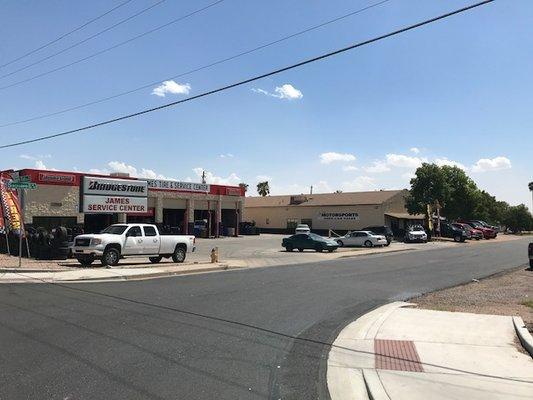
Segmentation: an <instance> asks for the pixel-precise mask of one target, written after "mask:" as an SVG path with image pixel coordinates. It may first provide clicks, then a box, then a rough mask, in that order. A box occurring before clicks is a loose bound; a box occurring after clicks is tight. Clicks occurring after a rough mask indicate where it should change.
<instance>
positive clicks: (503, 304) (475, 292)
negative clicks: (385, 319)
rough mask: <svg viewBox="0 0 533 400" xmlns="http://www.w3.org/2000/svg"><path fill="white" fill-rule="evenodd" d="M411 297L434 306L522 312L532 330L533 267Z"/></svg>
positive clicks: (489, 311) (503, 312) (514, 313)
mask: <svg viewBox="0 0 533 400" xmlns="http://www.w3.org/2000/svg"><path fill="white" fill-rule="evenodd" d="M412 300H413V302H415V303H417V304H418V306H419V307H420V308H426V309H431V310H440V311H462V312H471V313H478V314H497V315H519V316H520V317H522V319H523V320H524V322H525V323H526V326H527V327H528V329H529V331H530V332H532V333H533V271H532V270H529V269H524V267H521V268H520V269H518V270H514V271H511V272H505V273H500V274H496V275H493V276H491V277H488V278H485V279H482V280H481V281H479V282H471V283H468V284H466V285H461V286H455V287H452V288H449V289H444V290H439V291H437V292H433V293H429V294H427V295H424V296H422V297H418V298H415V299H412Z"/></svg>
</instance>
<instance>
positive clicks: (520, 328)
mask: <svg viewBox="0 0 533 400" xmlns="http://www.w3.org/2000/svg"><path fill="white" fill-rule="evenodd" d="M513 324H514V328H515V330H516V334H517V336H518V339H520V343H522V346H524V348H525V349H526V350H527V352H528V353H529V355H530V356H531V357H533V336H531V333H529V331H528V330H527V328H526V325H525V324H524V321H523V320H522V318H520V317H513Z"/></svg>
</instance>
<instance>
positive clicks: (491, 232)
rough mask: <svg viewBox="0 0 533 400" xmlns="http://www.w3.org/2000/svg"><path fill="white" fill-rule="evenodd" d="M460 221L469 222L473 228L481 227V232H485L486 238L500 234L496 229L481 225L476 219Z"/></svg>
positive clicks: (492, 237)
mask: <svg viewBox="0 0 533 400" xmlns="http://www.w3.org/2000/svg"><path fill="white" fill-rule="evenodd" d="M459 222H460V223H464V224H467V225H469V226H471V227H472V228H475V229H479V230H480V231H481V232H483V237H484V238H485V239H494V238H495V237H496V236H497V235H498V232H496V231H495V230H494V229H491V228H487V227H485V226H483V225H481V224H480V223H479V222H476V221H459Z"/></svg>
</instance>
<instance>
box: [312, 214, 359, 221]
mask: <svg viewBox="0 0 533 400" xmlns="http://www.w3.org/2000/svg"><path fill="white" fill-rule="evenodd" d="M318 218H319V219H325V220H359V213H356V212H321V213H319V214H318Z"/></svg>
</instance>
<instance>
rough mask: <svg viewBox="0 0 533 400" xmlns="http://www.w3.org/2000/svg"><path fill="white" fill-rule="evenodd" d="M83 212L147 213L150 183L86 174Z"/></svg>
mask: <svg viewBox="0 0 533 400" xmlns="http://www.w3.org/2000/svg"><path fill="white" fill-rule="evenodd" d="M81 189H82V190H81V193H82V196H81V197H82V210H81V211H82V212H84V213H87V214H115V213H126V214H130V213H147V212H148V184H147V182H146V181H141V180H133V179H115V178H98V177H92V176H84V177H83V180H82V182H81Z"/></svg>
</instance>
